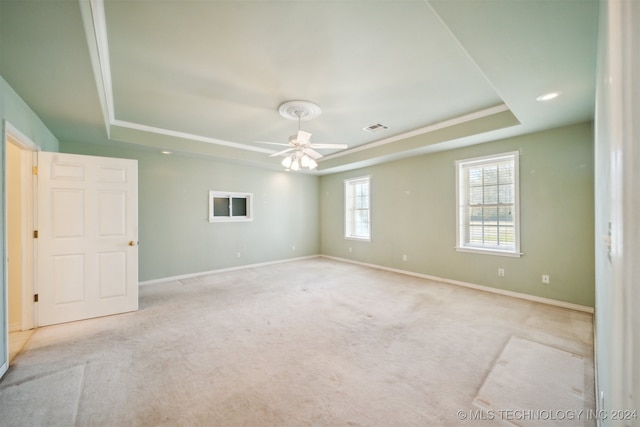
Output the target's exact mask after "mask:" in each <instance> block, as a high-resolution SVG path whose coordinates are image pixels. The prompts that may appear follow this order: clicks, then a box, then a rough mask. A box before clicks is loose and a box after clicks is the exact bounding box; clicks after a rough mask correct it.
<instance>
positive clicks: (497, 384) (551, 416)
mask: <svg viewBox="0 0 640 427" xmlns="http://www.w3.org/2000/svg"><path fill="white" fill-rule="evenodd" d="M584 379H585V365H584V358H583V357H582V356H579V355H576V354H573V353H570V352H567V351H564V350H559V349H557V348H553V347H550V346H548V345H544V344H539V343H536V342H534V341H529V340H527V339H524V338H520V337H516V336H513V337H511V339H510V340H509V342H508V343H507V345H506V347H505V348H504V350H503V351H502V354H501V355H500V357H499V358H498V360H497V362H496V363H495V365H494V366H493V369H492V370H491V373H490V374H489V376H488V377H487V379H486V380H485V382H484V384H483V385H482V387H481V388H480V391H479V392H478V395H477V396H476V398H475V399H474V401H473V403H474V404H475V405H476V406H478V407H479V408H482V409H484V410H485V414H487V416H488V415H489V414H493V415H494V416H495V417H496V418H502V419H503V421H506V422H508V423H510V424H512V425H516V426H532V427H533V426H537V425H540V422H541V421H544V422H545V424H546V425H549V426H552V425H553V426H567V427H573V426H583V425H585V420H587V419H588V417H589V416H590V415H593V414H590V413H588V411H583V412H580V410H581V409H583V408H586V407H588V406H587V405H586V404H585V395H584ZM587 421H588V420H587ZM587 425H588V424H587Z"/></svg>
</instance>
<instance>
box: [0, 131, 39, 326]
mask: <svg viewBox="0 0 640 427" xmlns="http://www.w3.org/2000/svg"><path fill="white" fill-rule="evenodd" d="M4 129H5V137H4V140H3V143H4V144H5V145H6V144H7V143H13V144H15V145H17V146H18V147H19V148H20V149H21V150H22V156H21V157H22V168H21V170H22V177H21V183H22V189H21V193H22V197H21V199H22V212H24V213H26V215H25V217H24V221H23V223H22V242H23V245H22V260H23V263H22V283H23V285H22V325H21V329H22V330H23V331H24V330H28V329H33V328H34V327H36V326H37V320H36V319H35V316H36V312H35V310H34V302H33V295H34V294H35V291H36V290H35V276H34V274H35V265H36V264H35V253H36V252H35V249H36V248H35V242H34V239H33V230H35V229H36V228H35V227H36V218H35V212H36V209H35V208H36V205H35V202H36V197H35V194H36V193H35V188H36V180H35V179H34V175H33V173H32V168H33V166H34V165H35V164H34V161H35V158H36V155H35V153H36V152H37V151H39V150H40V148H39V147H38V146H37V145H36V144H35V143H34V142H33V141H32V140H31V139H30V138H29V137H27V136H26V135H25V134H23V133H22V132H20V130H18V129H17V128H16V127H15V126H13V125H12V124H11V123H9V122H8V121H6V120H5V122H4ZM5 179H6V177H5ZM5 182H6V181H5ZM6 203H7V200H6V195H5V208H6ZM6 226H7V224H6V219H5V224H4V227H5V235H6ZM5 250H6V248H5ZM5 262H6V260H5ZM5 271H6V269H5Z"/></svg>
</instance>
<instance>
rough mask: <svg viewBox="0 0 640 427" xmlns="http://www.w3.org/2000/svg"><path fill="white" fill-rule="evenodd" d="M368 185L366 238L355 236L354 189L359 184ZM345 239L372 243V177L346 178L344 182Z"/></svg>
mask: <svg viewBox="0 0 640 427" xmlns="http://www.w3.org/2000/svg"><path fill="white" fill-rule="evenodd" d="M362 182H366V183H367V190H368V191H367V193H368V194H367V208H366V211H367V233H366V236H363V235H362V236H361V235H357V234H355V230H354V229H355V228H356V222H357V221H356V218H355V214H354V212H355V209H356V208H355V207H354V205H355V203H354V202H353V198H354V196H353V189H354V188H355V185H356V184H358V183H362ZM344 238H345V239H347V240H359V241H363V242H370V241H371V175H365V176H359V177H355V178H346V179H345V180H344Z"/></svg>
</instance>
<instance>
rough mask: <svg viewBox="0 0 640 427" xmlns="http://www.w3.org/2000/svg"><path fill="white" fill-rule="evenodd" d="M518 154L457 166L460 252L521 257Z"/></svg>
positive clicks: (477, 159) (482, 159) (481, 159)
mask: <svg viewBox="0 0 640 427" xmlns="http://www.w3.org/2000/svg"><path fill="white" fill-rule="evenodd" d="M518 154H519V153H518V152H517V151H515V152H511V153H503V154H499V155H495V156H487V157H480V158H475V159H466V160H458V161H457V162H456V170H457V200H458V209H457V223H458V228H457V240H458V241H457V245H456V248H457V250H459V251H465V252H483V253H493V254H497V255H507V256H520V224H519V214H518V212H519V201H518V193H519V183H518V176H519V173H518Z"/></svg>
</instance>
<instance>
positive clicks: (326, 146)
mask: <svg viewBox="0 0 640 427" xmlns="http://www.w3.org/2000/svg"><path fill="white" fill-rule="evenodd" d="M309 147H311V148H349V146H348V145H347V144H316V143H315V142H314V143H311V144H310V145H309Z"/></svg>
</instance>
